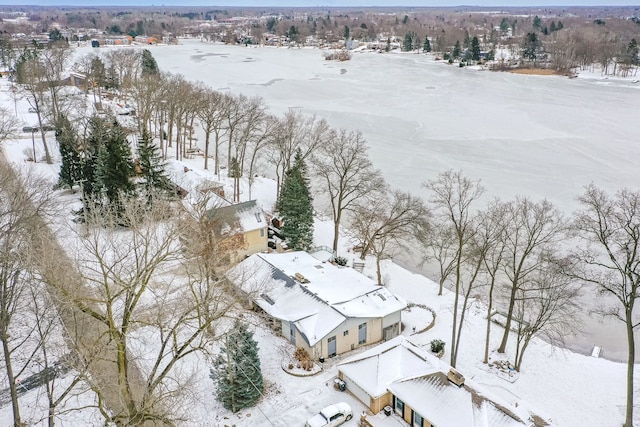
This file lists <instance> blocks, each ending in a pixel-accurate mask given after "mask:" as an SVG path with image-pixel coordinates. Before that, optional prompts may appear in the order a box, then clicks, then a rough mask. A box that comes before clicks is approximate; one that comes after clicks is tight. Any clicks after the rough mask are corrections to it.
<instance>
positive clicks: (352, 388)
mask: <svg viewBox="0 0 640 427" xmlns="http://www.w3.org/2000/svg"><path fill="white" fill-rule="evenodd" d="M340 379H342V381H344V383H345V384H346V385H347V391H348V392H349V393H351V394H353V395H354V396H355V397H357V398H358V399H359V400H360V401H361V402H362V403H364V404H365V405H367V407H369V406H370V405H371V398H370V397H369V395H368V394H367V392H366V391H364V390H363V389H362V388H361V387H360V386H359V385H358V384H356V383H355V382H354V381H353V380H352V379H351V378H349V377H348V376H346V375H344V373H342V372H341V373H340Z"/></svg>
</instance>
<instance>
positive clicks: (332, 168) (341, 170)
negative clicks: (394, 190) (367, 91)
mask: <svg viewBox="0 0 640 427" xmlns="http://www.w3.org/2000/svg"><path fill="white" fill-rule="evenodd" d="M318 151H319V154H318V155H317V156H314V157H313V159H314V160H313V162H312V165H313V171H314V172H315V175H316V176H318V177H319V178H320V180H321V181H322V185H321V188H320V191H321V192H323V193H326V194H328V196H329V203H330V205H331V217H332V219H333V233H334V234H333V250H334V251H337V250H338V237H339V236H340V222H341V221H342V216H343V214H344V212H346V211H352V210H353V209H354V206H355V204H356V203H360V204H363V203H364V202H365V200H372V199H373V198H374V197H375V193H376V192H380V191H384V190H385V183H384V179H383V178H382V174H381V173H380V171H378V170H376V169H374V167H373V164H372V163H371V160H369V156H368V155H367V145H366V142H365V140H364V139H363V138H362V134H361V133H360V132H348V131H346V130H344V129H342V130H339V131H337V132H332V134H331V136H330V137H329V140H328V142H327V143H326V144H323V145H322V146H321V147H320V148H319V150H318Z"/></svg>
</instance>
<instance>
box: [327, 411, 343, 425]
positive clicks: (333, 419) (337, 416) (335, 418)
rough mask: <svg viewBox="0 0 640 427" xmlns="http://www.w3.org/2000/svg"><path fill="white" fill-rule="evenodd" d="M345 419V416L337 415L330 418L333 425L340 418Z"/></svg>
mask: <svg viewBox="0 0 640 427" xmlns="http://www.w3.org/2000/svg"><path fill="white" fill-rule="evenodd" d="M343 417H344V414H342V413H337V414H335V415H334V416H333V417H331V418H329V421H330V422H332V423H333V422H334V421H336V420H338V419H340V418H343Z"/></svg>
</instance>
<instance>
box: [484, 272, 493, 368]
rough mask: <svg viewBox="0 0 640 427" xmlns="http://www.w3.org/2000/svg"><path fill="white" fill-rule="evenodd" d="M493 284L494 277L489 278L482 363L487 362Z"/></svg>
mask: <svg viewBox="0 0 640 427" xmlns="http://www.w3.org/2000/svg"><path fill="white" fill-rule="evenodd" d="M494 284H495V279H492V280H491V285H490V287H489V305H488V307H487V334H486V337H485V343H484V360H483V362H484V363H489V338H490V337H491V310H492V309H493V285H494Z"/></svg>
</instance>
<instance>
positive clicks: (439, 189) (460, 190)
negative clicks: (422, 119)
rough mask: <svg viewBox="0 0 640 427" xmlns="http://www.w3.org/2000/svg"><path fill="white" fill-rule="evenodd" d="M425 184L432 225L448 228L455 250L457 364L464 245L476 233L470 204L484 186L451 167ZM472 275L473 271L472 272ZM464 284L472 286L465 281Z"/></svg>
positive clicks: (453, 352)
mask: <svg viewBox="0 0 640 427" xmlns="http://www.w3.org/2000/svg"><path fill="white" fill-rule="evenodd" d="M424 185H425V187H426V188H428V189H429V190H431V192H432V197H431V199H430V200H431V202H432V203H433V204H434V206H435V207H436V215H435V224H434V227H442V228H444V229H450V230H451V232H452V235H453V236H454V238H455V240H454V243H453V245H452V248H453V249H454V251H450V253H451V254H452V255H453V257H454V259H455V268H454V269H453V272H452V273H453V274H454V275H455V280H454V286H455V290H454V292H455V295H454V303H453V327H452V330H451V347H452V348H451V366H454V367H455V366H456V360H455V357H456V354H457V349H456V348H455V347H456V343H457V342H458V341H457V340H456V334H457V329H458V328H457V323H458V304H459V297H460V291H461V288H462V286H463V282H464V280H465V277H464V257H465V256H466V254H465V250H466V248H467V245H469V243H470V242H471V239H472V238H473V236H474V234H475V226H474V224H473V220H472V211H471V205H472V204H473V202H475V201H476V200H478V198H480V196H481V195H482V193H483V192H484V188H483V187H482V186H481V185H480V183H479V182H478V181H472V180H470V179H468V178H466V177H465V176H463V175H462V172H459V171H458V172H455V171H452V170H449V171H446V172H443V173H441V174H440V175H439V176H438V178H437V179H435V180H433V181H428V182H426V183H425V184H424ZM472 277H475V274H472ZM467 286H469V287H470V286H471V283H468V284H467Z"/></svg>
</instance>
